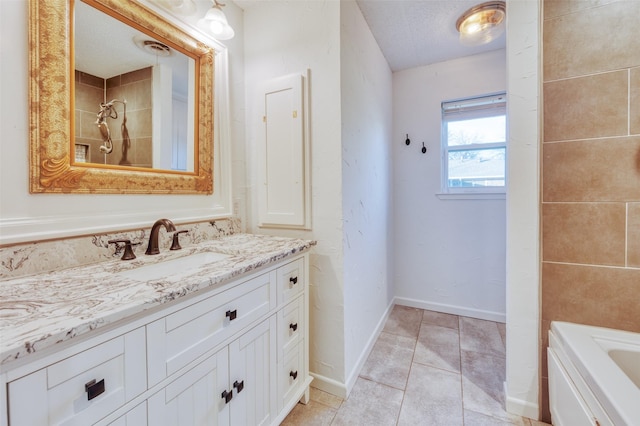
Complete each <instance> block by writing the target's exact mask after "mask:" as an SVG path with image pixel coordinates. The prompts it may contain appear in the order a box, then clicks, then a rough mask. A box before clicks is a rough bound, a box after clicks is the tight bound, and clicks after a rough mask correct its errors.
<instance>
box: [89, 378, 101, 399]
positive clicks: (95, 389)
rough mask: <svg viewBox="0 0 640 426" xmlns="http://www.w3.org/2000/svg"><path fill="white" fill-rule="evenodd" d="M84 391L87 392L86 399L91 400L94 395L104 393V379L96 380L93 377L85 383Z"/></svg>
mask: <svg viewBox="0 0 640 426" xmlns="http://www.w3.org/2000/svg"><path fill="white" fill-rule="evenodd" d="M84 391H85V392H86V393H87V401H91V400H92V399H93V398H95V397H96V396H100V395H102V394H103V393H104V379H102V380H100V381H99V382H96V381H95V379H94V380H92V381H90V382H89V383H85V385H84Z"/></svg>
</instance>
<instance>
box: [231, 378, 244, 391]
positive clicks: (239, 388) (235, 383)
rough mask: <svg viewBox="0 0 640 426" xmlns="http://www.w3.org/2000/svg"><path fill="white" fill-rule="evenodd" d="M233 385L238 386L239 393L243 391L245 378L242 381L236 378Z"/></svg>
mask: <svg viewBox="0 0 640 426" xmlns="http://www.w3.org/2000/svg"><path fill="white" fill-rule="evenodd" d="M233 387H234V388H236V390H237V391H238V393H240V392H242V389H244V380H243V381H241V382H238V381H237V380H236V381H235V382H233Z"/></svg>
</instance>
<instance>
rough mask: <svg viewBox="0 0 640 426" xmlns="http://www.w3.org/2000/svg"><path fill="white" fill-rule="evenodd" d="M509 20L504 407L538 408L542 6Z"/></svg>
mask: <svg viewBox="0 0 640 426" xmlns="http://www.w3.org/2000/svg"><path fill="white" fill-rule="evenodd" d="M508 9H509V19H508V20H507V58H508V60H507V64H508V65H507V68H508V84H507V85H508V99H507V101H508V109H509V114H508V120H509V124H508V126H509V163H508V171H507V173H508V176H509V196H508V198H507V380H506V386H505V391H506V406H507V410H508V411H510V412H512V413H515V414H519V415H522V416H526V417H531V418H534V419H536V418H538V413H539V403H538V394H539V377H538V376H539V365H540V364H539V363H540V361H539V359H538V354H539V349H538V345H539V343H540V339H539V337H538V336H539V328H540V321H539V318H540V273H539V269H540V240H539V235H540V227H539V220H540V219H539V217H540V215H539V211H540V207H539V206H540V204H539V188H540V184H539V173H540V161H539V155H540V154H539V149H540V145H539V140H540V108H539V101H538V99H539V93H540V76H541V74H540V50H541V49H540V47H541V42H540V28H541V19H540V10H541V5H540V3H539V2H538V1H536V0H526V1H510V2H509V5H508Z"/></svg>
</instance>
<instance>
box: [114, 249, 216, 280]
mask: <svg viewBox="0 0 640 426" xmlns="http://www.w3.org/2000/svg"><path fill="white" fill-rule="evenodd" d="M228 257H229V255H228V254H222V253H215V252H210V251H207V252H202V253H194V254H192V255H189V256H184V257H179V258H176V259H171V260H166V261H164V262H160V263H154V264H151V265H145V266H140V267H139V268H135V269H129V270H128V271H121V272H118V273H116V275H118V276H121V277H126V278H131V279H134V280H138V281H152V280H158V279H166V280H169V281H172V280H174V279H176V278H179V277H182V276H184V275H185V274H188V273H189V272H190V271H194V270H197V269H198V268H201V267H203V266H206V265H209V264H211V263H214V262H217V261H219V260H223V259H226V258H228ZM194 272H195V271H194Z"/></svg>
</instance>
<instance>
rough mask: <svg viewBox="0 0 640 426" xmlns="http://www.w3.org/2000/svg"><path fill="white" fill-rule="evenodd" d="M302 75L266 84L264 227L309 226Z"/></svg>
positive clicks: (262, 166) (261, 215) (261, 161)
mask: <svg viewBox="0 0 640 426" xmlns="http://www.w3.org/2000/svg"><path fill="white" fill-rule="evenodd" d="M304 84H305V78H304V76H302V75H288V76H284V77H280V78H276V79H273V80H270V81H268V82H266V83H264V87H263V89H262V94H263V96H264V99H263V102H264V115H263V117H262V121H263V125H264V128H263V131H262V140H261V141H260V143H259V145H258V149H259V151H258V152H259V153H258V161H259V174H260V185H258V199H259V204H258V220H259V225H260V226H277V227H304V226H308V223H307V218H308V216H309V214H308V209H309V206H308V202H307V200H308V190H309V185H308V182H305V180H306V171H305V165H306V164H305V163H306V155H308V154H306V152H305V151H306V150H307V149H308V148H307V146H306V145H307V143H306V142H305V123H304V92H305V91H304Z"/></svg>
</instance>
